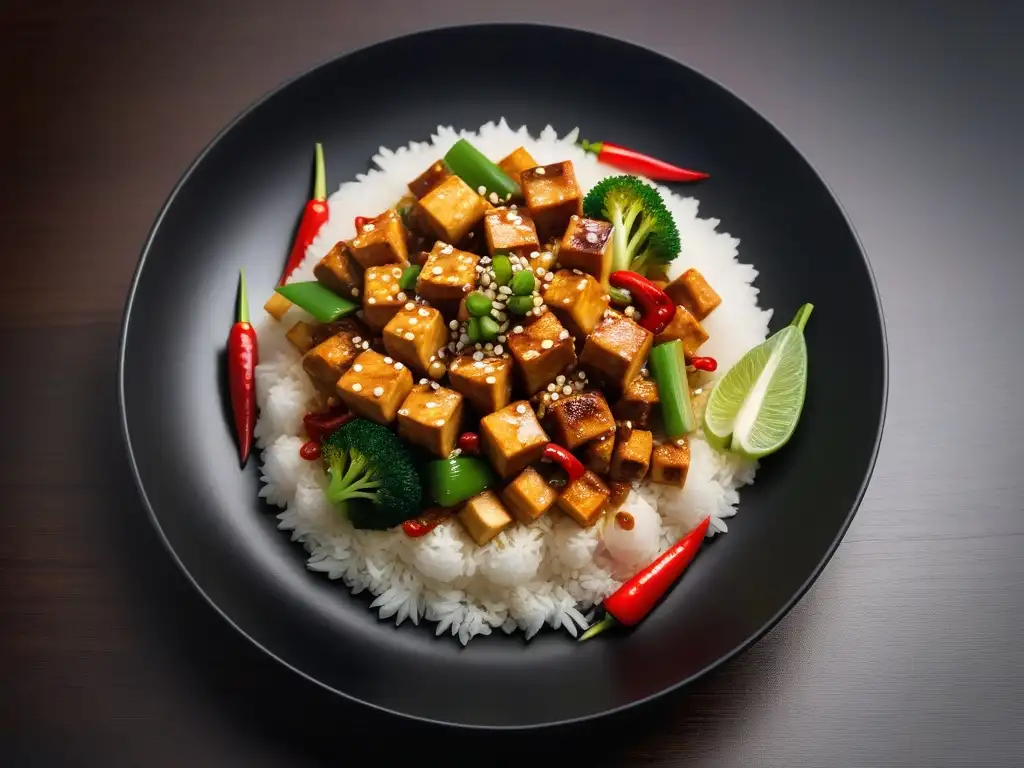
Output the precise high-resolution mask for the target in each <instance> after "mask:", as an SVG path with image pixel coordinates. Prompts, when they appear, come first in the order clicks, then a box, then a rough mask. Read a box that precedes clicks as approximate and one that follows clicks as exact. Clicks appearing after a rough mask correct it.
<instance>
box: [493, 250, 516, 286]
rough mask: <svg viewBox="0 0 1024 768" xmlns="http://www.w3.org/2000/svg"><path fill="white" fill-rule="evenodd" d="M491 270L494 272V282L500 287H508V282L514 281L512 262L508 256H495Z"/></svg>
mask: <svg viewBox="0 0 1024 768" xmlns="http://www.w3.org/2000/svg"><path fill="white" fill-rule="evenodd" d="M491 269H493V270H494V282H496V283H497V284H498V285H508V281H509V280H511V279H512V262H511V261H510V260H509V258H508V256H506V255H505V254H499V255H497V256H495V257H494V261H493V262H492V263H491Z"/></svg>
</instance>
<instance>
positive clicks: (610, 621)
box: [578, 613, 619, 643]
mask: <svg viewBox="0 0 1024 768" xmlns="http://www.w3.org/2000/svg"><path fill="white" fill-rule="evenodd" d="M618 623H619V622H617V621H616V620H615V617H614V616H612V615H611V614H610V613H606V614H605V615H604V618H603V619H601V620H600V621H599V622H597V624H595V625H594V626H592V627H591V628H590V629H588V630H587V631H586V632H584V633H583V634H582V635H580V639H579V641H578V642H581V643H582V642H583V641H584V640H589V639H590V638H592V637H594V635H599V634H601V633H602V632H604V631H605V630H606V629H611V628H612V627H614V626H616V625H618Z"/></svg>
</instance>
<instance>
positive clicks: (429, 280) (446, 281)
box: [416, 241, 480, 313]
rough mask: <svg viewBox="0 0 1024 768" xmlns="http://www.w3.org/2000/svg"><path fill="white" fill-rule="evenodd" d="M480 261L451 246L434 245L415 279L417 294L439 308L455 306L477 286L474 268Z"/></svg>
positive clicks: (470, 254) (443, 244) (477, 257)
mask: <svg viewBox="0 0 1024 768" xmlns="http://www.w3.org/2000/svg"><path fill="white" fill-rule="evenodd" d="M479 261H480V257H479V256H476V255H475V254H472V253H468V252H466V251H461V250H459V249H458V248H456V247H455V246H453V245H448V244H447V243H442V242H440V241H439V242H437V243H434V248H433V250H431V251H430V256H428V257H427V260H426V262H425V263H424V264H423V268H422V269H421V270H420V276H419V278H418V279H417V280H416V293H418V294H419V295H420V296H422V297H423V298H424V299H426V300H427V301H429V302H430V303H431V304H437V305H441V306H442V308H444V307H448V308H452V307H458V304H459V302H460V301H462V297H463V296H465V295H466V294H467V293H469V292H470V291H472V290H473V288H474V287H475V286H476V265H477V262H479ZM452 313H454V312H452Z"/></svg>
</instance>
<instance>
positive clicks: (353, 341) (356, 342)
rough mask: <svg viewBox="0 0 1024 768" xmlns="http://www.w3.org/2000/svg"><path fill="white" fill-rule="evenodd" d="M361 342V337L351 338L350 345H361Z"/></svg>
mask: <svg viewBox="0 0 1024 768" xmlns="http://www.w3.org/2000/svg"><path fill="white" fill-rule="evenodd" d="M362 341H363V337H362V336H353V337H352V343H353V344H361V343H362Z"/></svg>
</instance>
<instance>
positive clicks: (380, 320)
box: [363, 264, 409, 331]
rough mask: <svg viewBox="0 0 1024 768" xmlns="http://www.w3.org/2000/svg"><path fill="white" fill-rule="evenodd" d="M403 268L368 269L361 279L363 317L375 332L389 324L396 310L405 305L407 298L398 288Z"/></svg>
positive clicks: (383, 267)
mask: <svg viewBox="0 0 1024 768" xmlns="http://www.w3.org/2000/svg"><path fill="white" fill-rule="evenodd" d="M402 270H403V267H402V266H401V265H398V264H385V265H381V266H378V267H370V268H369V269H367V270H366V274H365V277H364V279H363V315H364V316H365V317H366V322H367V323H368V324H369V326H370V327H371V328H373V330H375V331H380V330H381V329H383V328H384V326H385V325H387V324H388V323H389V322H391V318H393V317H394V316H395V315H396V314H398V310H400V309H401V308H402V307H404V306H405V305H406V303H407V302H408V301H409V297H408V296H406V295H405V292H404V291H402V289H401V288H400V287H399V286H398V281H399V280H401V278H402Z"/></svg>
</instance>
